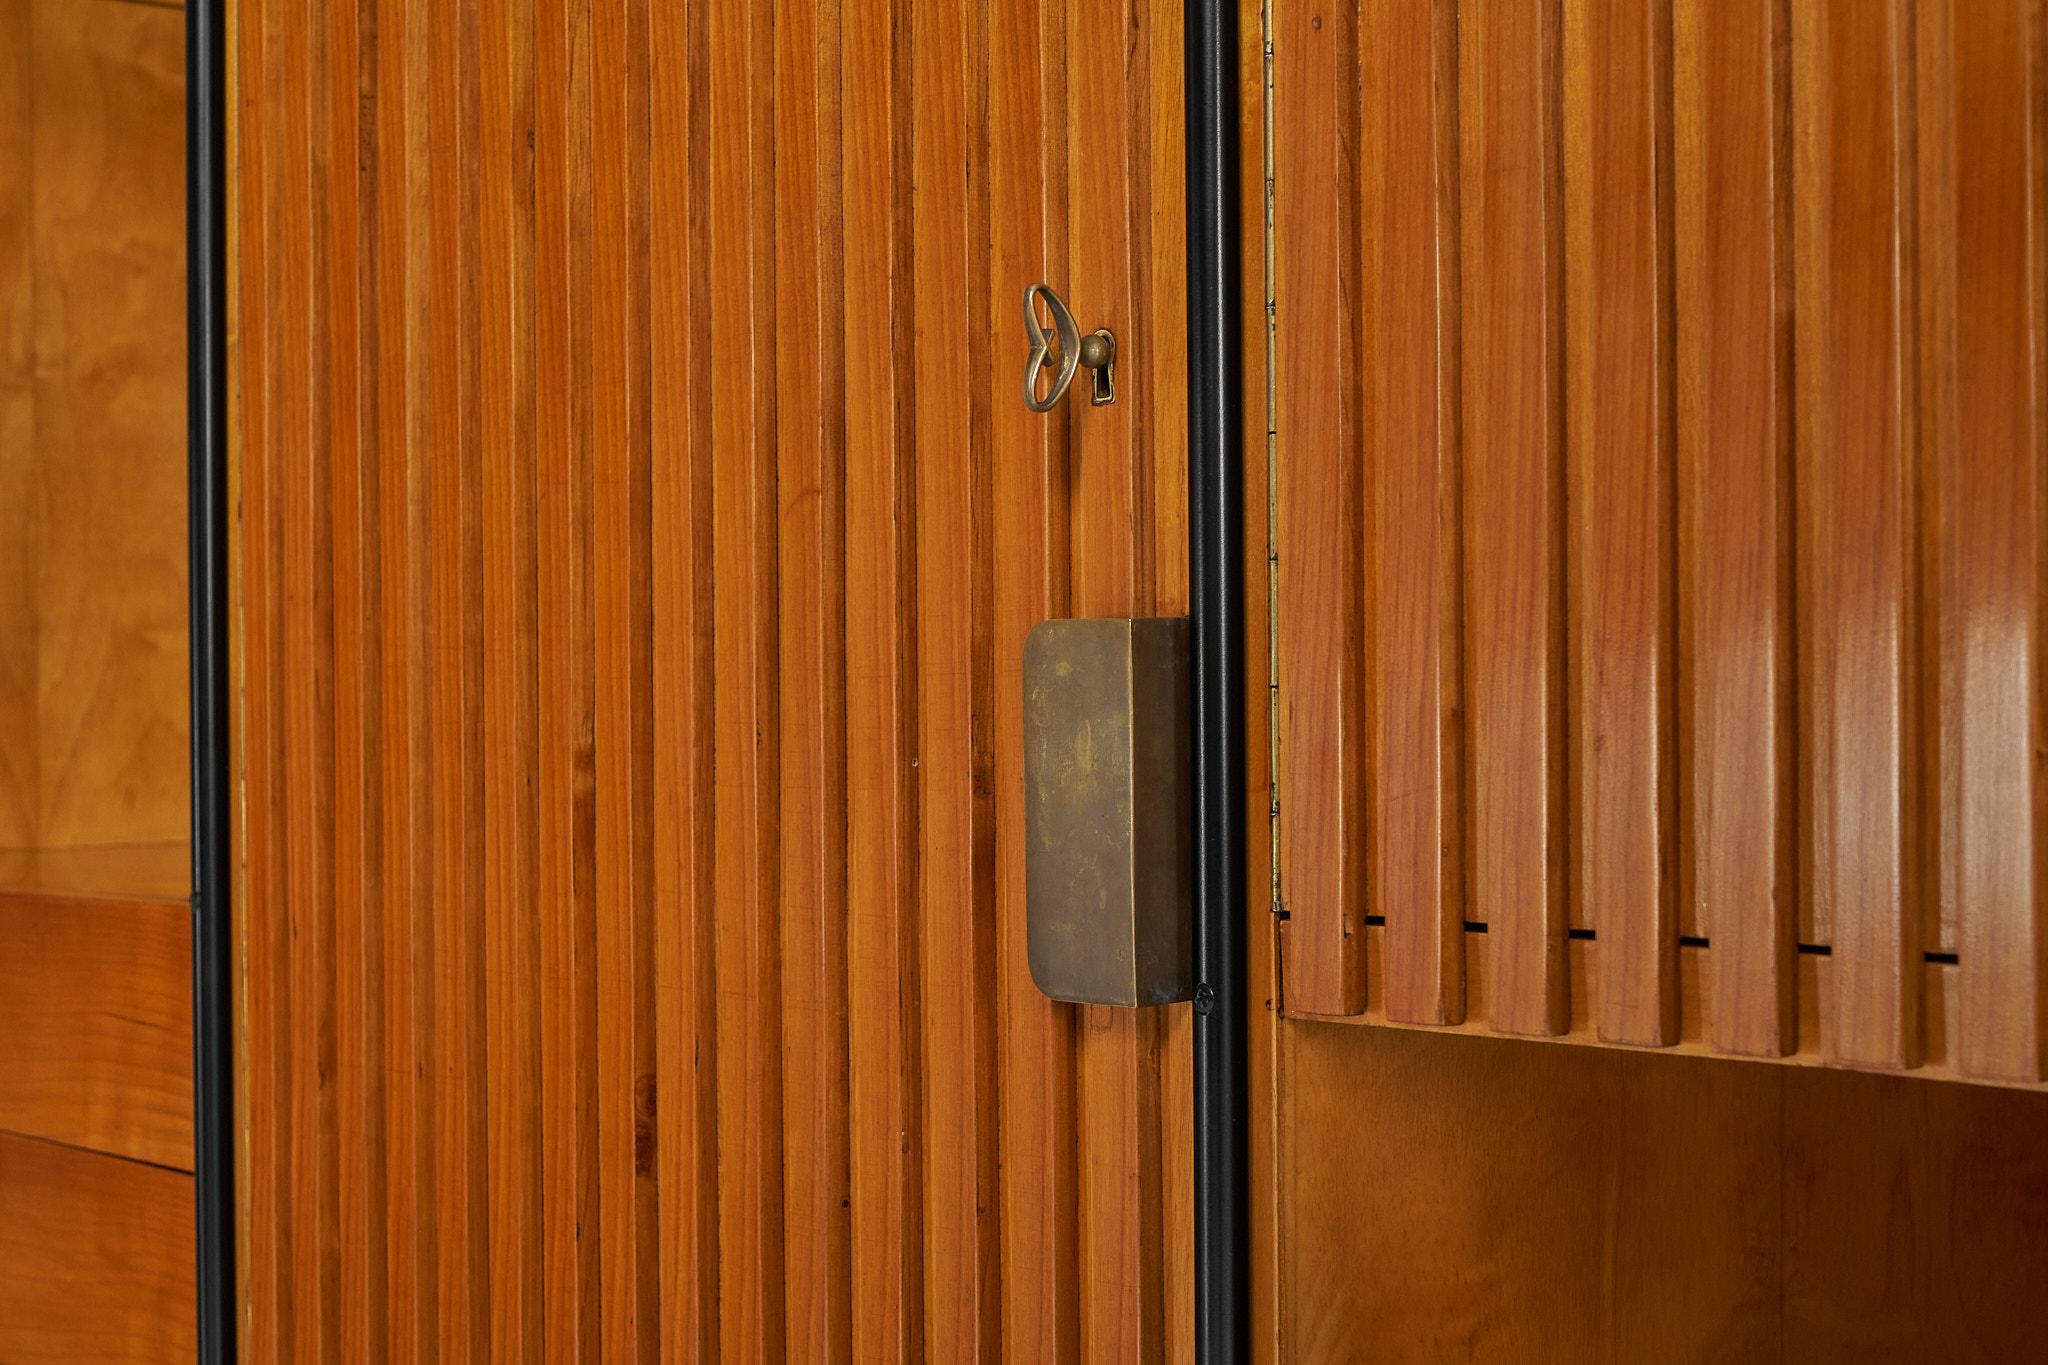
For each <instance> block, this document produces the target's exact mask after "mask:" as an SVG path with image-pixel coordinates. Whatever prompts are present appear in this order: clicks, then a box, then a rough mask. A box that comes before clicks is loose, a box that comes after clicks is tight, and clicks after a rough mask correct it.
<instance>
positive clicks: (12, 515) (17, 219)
mask: <svg viewBox="0 0 2048 1365" xmlns="http://www.w3.org/2000/svg"><path fill="white" fill-rule="evenodd" d="M34 18H35V8H34V6H33V4H32V3H28V2H27V0H10V3H8V4H6V5H4V6H0V319H4V322H0V327H4V331H0V506H4V507H5V508H6V509H7V510H6V513H5V519H4V520H0V568H4V570H5V572H4V573H0V632H4V633H5V634H4V638H6V639H7V640H8V641H9V642H10V648H8V649H6V650H4V651H0V846H14V847H19V846H24V845H27V844H30V843H32V842H33V841H34V839H35V828H36V790H35V784H36V737H35V703H36V695H35V693H36V649H35V638H36V637H35V626H36V615H35V581H36V579H35V540H34V526H35V521H34V516H33V509H34V506H35V499H34V489H35V477H36V464H35V458H34V456H35V446H36V371H35V316H36V315H35V203H36V198H35V64H34V61H33V55H34V52H35V38H34V34H35V28H34Z"/></svg>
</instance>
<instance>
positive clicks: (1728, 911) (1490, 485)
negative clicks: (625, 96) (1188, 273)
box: [1272, 0, 2048, 1084]
mask: <svg viewBox="0 0 2048 1365" xmlns="http://www.w3.org/2000/svg"><path fill="white" fill-rule="evenodd" d="M2042 22H2043V21H2042V17H2041V14H2040V10H2039V7H2038V6H2037V5H2032V4H2029V3H2027V2H2026V0H2000V2H1999V3H1991V4H1984V5H1968V6H1964V5H1953V4H1948V3H1932V2H1930V3H1924V4H1919V5H1911V4H1905V3H1897V4H1894V3H1886V4H1882V5H1878V6H1873V7H1868V12H1866V7H1860V6H1850V5H1838V4H1831V3H1827V2H1826V0H1789V2H1788V0H1740V2H1738V3H1726V4H1722V3H1707V2H1706V0H1675V3H1670V4H1652V3H1628V4H1618V5H1610V4H1600V3H1593V0H1549V2H1548V3H1528V2H1527V0H1436V3H1432V4H1427V5H1423V4H1404V3H1395V2H1394V0H1347V2H1346V3H1344V4H1340V5H1338V6H1335V7H1334V8H1330V7H1323V6H1317V5H1313V4H1308V3H1301V2H1299V0H1276V2H1275V4H1274V7H1273V32H1274V44H1275V50H1274V68H1275V75H1276V86H1275V99H1274V110H1273V127H1272V134H1273V143H1274V156H1275V174H1276V189H1275V193H1276V205H1275V238H1274V244H1275V252H1276V257H1275V265H1276V290H1277V312H1276V318H1277V336H1276V352H1275V354H1276V369H1275V391H1276V399H1277V422H1276V425H1277V430H1278V447H1277V457H1276V459H1277V464H1276V471H1277V487H1278V504H1277V541H1276V545H1275V551H1276V555H1277V563H1278V598H1277V616H1276V635H1277V642H1278V643H1277V656H1276V657H1277V666H1278V686H1279V693H1278V695H1279V700H1280V705H1279V710H1278V723H1279V727H1280V733H1279V749H1278V752H1279V758H1280V765H1279V770H1278V786H1277V791H1278V799H1279V806H1280V857H1281V893H1282V897H1283V902H1284V908H1285V911H1286V914H1287V920H1286V923H1285V926H1284V929H1283V934H1284V938H1285V948H1284V968H1285V970H1284V977H1283V987H1284V1000H1285V1007H1286V1009H1287V1010H1288V1012H1289V1013H1291V1014H1295V1015H1302V1016H1351V1017H1361V1018H1370V1019H1382V1020H1385V1021H1387V1022H1390V1023H1397V1024H1416V1025H1430V1026H1442V1025H1451V1026H1459V1027H1468V1028H1476V1029H1479V1030H1482V1031H1492V1032H1499V1033H1509V1034H1535V1035H1545V1036H1570V1037H1582V1038H1585V1039H1587V1040H1597V1041H1601V1042H1609V1043H1620V1044H1633V1045H1647V1046H1660V1047H1668V1046H1679V1045H1685V1046H1699V1047H1703V1048H1705V1049H1708V1050H1711V1051H1717V1052H1726V1053H1732V1054H1740V1055H1748V1056H1764V1057H1781V1056H1788V1055H1807V1056H1811V1057H1815V1058H1818V1059H1822V1060H1826V1061H1829V1062H1833V1063H1837V1064H1841V1065H1849V1066H1864V1067H1877V1068H1885V1069H1907V1070H1910V1069H1916V1068H1918V1069H1922V1070H1926V1071H1929V1072H1933V1073H1940V1074H1956V1075H1962V1076H1967V1077H1970V1078H1975V1079H1983V1080H1993V1081H1999V1082H2006V1083H2020V1084H2036V1083H2039V1082H2040V1081H2041V1080H2042V1079H2043V1074H2044V1073H2043V1065H2044V1058H2048V1052H2044V1043H2048V1038H2044V1029H2043V1024H2044V1019H2048V1016H2044V1012H2043V1011H2044V999H2048V994H2044V980H2043V974H2044V970H2048V920H2044V915H2048V910H2044V908H2043V898H2042V897H2041V895H2040V889H2039V887H2040V880H2039V879H2040V871H2039V868H2040V860H2041V856H2042V850H2043V849H2044V848H2048V842H2044V839H2043V831H2042V823H2043V818H2044V812H2048V803H2044V800H2043V796H2044V793H2043V789H2042V780H2041V777H2040V774H2039V772H2038V764H2037V763H2036V762H2035V760H2034V758H2033V757H2032V756H2033V755H2035V754H2037V753H2038V751H2039V749H2040V746H2041V744H2042V743H2043V740H2044V733H2043V724H2044V719H2043V713H2042V706H2043V702H2042V697H2043V695H2044V689H2043V686H2042V682H2041V676H2040V674H2041V667H2042V653H2041V637H2042V613H2043V609H2044V604H2048V594H2044V591H2043V588H2042V583H2043V575H2044V573H2048V545H2044V530H2048V510H2044V508H2048V502H2044V492H2048V490H2044V480H2048V252H2044V246H2043V244H2044V241H2048V233H2044V231H2043V225H2044V222H2048V172H2044V169H2043V165H2044V157H2048V127H2044V126H2043V117H2044V116H2043V113H2042V110H2043V108H2044V103H2043V98H2042V89H2043V82H2044V79H2048V76H2044V72H2043V68H2042V57H2041V53H2042V50H2043V41H2044V40H2043V34H2042V31H2041V28H2042ZM1482 975H1483V976H1484V980H1483V981H1481V980H1480V977H1481V976H1482ZM1482 996H1483V1000H1484V1008H1483V1009H1482V1008H1481V1007H1480V1002H1481V998H1482Z"/></svg>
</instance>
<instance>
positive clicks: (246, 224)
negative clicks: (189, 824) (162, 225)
mask: <svg viewBox="0 0 2048 1365" xmlns="http://www.w3.org/2000/svg"><path fill="white" fill-rule="evenodd" d="M235 17H236V34H235V44H236V50H237V52H238V53H239V55H240V57H241V60H242V63H243V67H242V69H241V71H240V73H239V76H238V80H237V86H236V92H237V96H238V103H239V108H238V109H237V111H236V128H235V157H236V163H237V172H238V174H237V177H236V181H235V188H236V201H237V202H236V216H237V221H238V222H239V224H240V226H241V231H240V235H239V237H238V240H237V251H238V261H237V276H236V286H237V290H238V293H237V302H238V303H239V304H240V305H241V307H240V308H239V310H238V316H237V319H236V335H235V348H236V356H235V360H236V367H237V376H238V386H239V393H238V394H237V400H238V401H237V436H238V438H239V440H240V441H241V443H242V444H243V446H244V447H245V448H246V446H247V445H248V444H250V443H251V442H259V443H261V444H262V446H263V447H264V448H265V449H275V445H274V443H273V438H274V436H275V433H276V426H275V423H276V421H277V420H278V415H279V409H278V403H277V393H276V384H277V382H278V381H277V379H276V378H275V377H274V376H275V374H276V366H277V363H278V357H277V354H276V350H275V342H274V341H273V338H272V330H273V324H272V319H271V317H270V310H268V309H266V308H255V307H250V306H249V305H248V300H249V297H250V294H251V291H255V292H256V293H257V294H258V295H259V296H261V297H264V298H268V297H270V295H271V288H272V286H271V281H272V279H273V272H274V271H275V270H276V269H277V267H276V266H274V265H273V264H272V262H271V251H270V242H271V239H272V236H273V235H274V230H275V229H274V223H275V219H274V217H273V205H274V204H275V202H276V197H277V194H278V192H279V190H280V189H281V187H282V182H281V179H280V177H279V176H278V175H277V174H276V173H275V171H274V169H273V168H274V167H276V166H278V164H279V160H278V157H277V138H276V133H275V131H274V130H275V127H276V119H277V114H278V113H279V112H280V111H278V109H277V106H276V103H275V100H274V98H273V96H274V94H275V90H276V83H277V79H278V74H279V72H280V70H281V67H282V63H281V62H278V61H277V60H275V59H274V58H273V56H272V54H273V53H274V52H275V50H276V35H277V25H276V20H275V13H274V10H273V9H272V7H271V6H270V5H268V4H266V3H254V4H243V5H240V6H239V7H238V8H237V10H236V16H235ZM268 463H269V462H268V461H266V460H247V461H244V462H243V464H242V468H241V470H240V471H239V478H238V490H239V492H240V494H241V498H242V507H243V515H244V517H245V518H246V529H245V530H244V532H243V533H242V535H241V536H240V539H239V545H238V548H239V550H240V553H241V562H240V567H241V574H242V600H241V602H240V604H239V606H240V610H239V612H238V616H239V619H240V645H241V649H242V652H243V655H244V657H245V658H246V659H248V660H249V661H250V663H251V666H250V667H249V670H248V675H247V676H246V678H245V679H244V683H243V697H242V712H241V717H240V719H241V722H242V723H241V724H240V725H239V726H236V727H234V740H235V745H236V752H235V757H236V760H237V762H238V764H239V765H240V768H241V770H242V771H244V772H246V773H247V775H248V776H247V778H246V785H245V788H244V791H245V798H246V802H247V804H246V806H245V809H246V810H247V812H248V815H247V817H246V819H245V822H244V825H243V828H242V829H241V830H240V831H239V833H240V835H241V839H240V844H241V847H242V849H243V850H244V853H243V868H242V882H241V894H242V896H243V898H244V900H245V901H249V902H255V903H256V904H259V905H269V906H272V907H277V906H281V905H282V904H283V903H284V896H283V869H282V863H281V861H280V858H279V847H280V841H281V838H282V834H283V829H282V826H283V821H282V820H280V819H279V818H277V810H276V800H277V791H276V782H275V777H274V765H273V764H268V763H264V762H261V761H260V759H261V758H262V756H263V755H265V754H272V755H274V754H276V753H277V752H278V748H279V738H280V732H279V729H278V721H277V715H278V705H277V698H278V695H279V691H280V688H281V684H282V682H283V671H282V670H281V669H274V670H270V671H269V672H268V673H266V672H265V671H263V670H262V668H261V664H262V662H263V661H265V660H268V659H271V658H274V657H275V655H276V650H277V644H276V637H277V628H278V621H279V618H280V616H281V611H280V608H281V606H282V602H281V597H280V594H278V593H277V591H276V588H275V583H276V577H277V568H276V560H277V556H276V551H275V535H274V531H273V527H274V526H275V521H276V518H275V513H274V511H273V506H274V504H273V499H274V496H275V495H274V493H273V492H272V485H273V482H274V481H273V480H272V479H271V478H270V477H269V469H268ZM241 940H242V954H243V964H244V966H243V970H242V972H241V980H242V992H241V995H242V998H241V999H240V1000H239V1001H238V1002H237V1004H238V1005H240V1006H241V1007H242V1010H243V1015H244V1017H245V1018H247V1019H249V1020H250V1027H249V1033H248V1046H247V1048H246V1050H245V1051H244V1053H243V1054H242V1055H243V1057H244V1059H245V1060H244V1062H243V1065H242V1071H241V1086H240V1090H239V1094H238V1099H242V1100H243V1101H244V1102H245V1103H247V1104H249V1105H250V1106H251V1107H252V1109H253V1108H254V1107H255V1106H258V1105H262V1104H264V1103H266V1102H268V1103H271V1104H276V1103H277V1102H278V1100H279V1099H280V1098H281V1097H282V1096H284V1095H287V1094H289V1093H290V1079H289V1072H288V1071H286V1070H285V1066H286V1061H285V1054H284V1049H283V1044H284V1032H285V1027H286V1026H287V1024H288V1021H289V1019H290V1013H289V1011H290V1001H289V996H288V995H287V994H286V991H287V990H288V973H289V970H290V959H289V957H288V956H287V955H286V950H285V944H284V940H283V936H282V934H281V933H280V926H279V923H278V917H277V916H276V915H275V914H274V913H273V914H268V915H266V914H260V913H252V914H247V915H245V916H244V918H243V927H242V935H241ZM290 1142H291V1125H290V1124H289V1123H282V1122H275V1121H273V1122H270V1123H252V1124H251V1125H250V1130H249V1140H248V1144H247V1154H246V1157H245V1161H246V1163H247V1165H246V1170H245V1172H241V1173H238V1177H242V1178H245V1179H246V1183H247V1185H248V1187H249V1188H250V1193H251V1195H252V1198H251V1199H250V1201H249V1206H250V1213H249V1216H248V1218H247V1219H246V1224H245V1225H246V1228H247V1231H246V1234H245V1235H246V1242H245V1244H244V1245H243V1246H242V1247H241V1248H240V1250H242V1251H243V1253H244V1264H245V1265H246V1267H247V1270H246V1271H245V1273H244V1277H243V1281H242V1286H241V1288H242V1296H243V1301H244V1303H245V1304H246V1305H247V1314H248V1323H249V1337H250V1342H251V1346H252V1348H253V1349H256V1350H263V1351H269V1352H271V1353H273V1354H277V1355H283V1354H285V1353H286V1352H288V1351H289V1349H290V1333H291V1326H290V1317H289V1305H288V1303H287V1301H286V1300H285V1299H284V1297H283V1295H282V1293H281V1288H282V1286H283V1285H284V1284H285V1283H287V1278H286V1272H285V1262H286V1259H287V1258H288V1257H289V1255H290V1248H291V1227H290V1223H289V1221H288V1214H287V1211H286V1202H285V1199H284V1190H285V1182H286V1180H287V1179H288V1175H289V1171H290V1167H291V1156H290V1153H291V1146H290ZM238 1183H241V1179H240V1178H238Z"/></svg>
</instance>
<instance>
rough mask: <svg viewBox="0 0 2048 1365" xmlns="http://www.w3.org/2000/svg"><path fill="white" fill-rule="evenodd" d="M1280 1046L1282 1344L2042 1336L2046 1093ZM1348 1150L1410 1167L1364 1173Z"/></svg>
mask: <svg viewBox="0 0 2048 1365" xmlns="http://www.w3.org/2000/svg"><path fill="white" fill-rule="evenodd" d="M1284 1038H1285V1048H1286V1054H1285V1056H1286V1061H1285V1065H1286V1067H1287V1075H1288V1077H1289V1086H1290V1093H1291V1099H1290V1102H1289V1105H1288V1112H1287V1117H1286V1118H1284V1119H1283V1134H1284V1138H1283V1140H1284V1141H1286V1142H1287V1144H1288V1146H1287V1151H1288V1152H1289V1154H1290V1155H1289V1158H1288V1160H1287V1161H1286V1162H1285V1163H1284V1164H1283V1166H1282V1167H1281V1176H1280V1186H1279V1189H1280V1201H1281V1207H1280V1217H1281V1220H1282V1228H1283V1234H1282V1241H1281V1245H1282V1247H1283V1248H1284V1251H1283V1257H1284V1259H1283V1262H1282V1274H1283V1276H1284V1277H1285V1278H1284V1281H1283V1288H1282V1291H1281V1297H1282V1321H1281V1341H1282V1349H1281V1358H1283V1359H1293V1360H1319V1361H1320V1360H1434V1359H1441V1358H1443V1357H1445V1356H1450V1357H1452V1358H1455V1359H1459V1360H1473V1361H1507V1360H1515V1361H1553V1360H1554V1361H1568V1360H1587V1359H1595V1358H1602V1357H1606V1358H1613V1359H1624V1360H1650V1359H1700V1358H1704V1359H1717V1360H1718V1359H1739V1360H1786V1361H1794V1360H1816V1359H1873V1358H1914V1359H1942V1360H1959V1361H1960V1360H1984V1361H1993V1360H2012V1359H2022V1358H2028V1357H2031V1356H2035V1355H2038V1354H2039V1353H2040V1352H2041V1350H2042V1349H2043V1343H2044V1341H2048V1313H2044V1312H2043V1309H2042V1305H2041V1303H2040V1299H2039V1296H2038V1294H2036V1293H2034V1286H2037V1285H2038V1284H2039V1282H2040V1276H2041V1274H2042V1273H2043V1265H2042V1248H2041V1246H2040V1242H2039V1237H2038V1235H2037V1234H2038V1228H2039V1225H2040V1220H2041V1218H2042V1217H2043V1216H2044V1215H2048V1209H2044V1206H2043V1200H2044V1198H2048V1169H2044V1161H2043V1156H2042V1152H2041V1148H2040V1144H2039V1143H2038V1142H2035V1141H2033V1140H2031V1136H2030V1135H2031V1134H2032V1133H2034V1132H2035V1131H2037V1130H2038V1128H2039V1125H2040V1123H2041V1122H2042V1119H2043V1116H2044V1115H2043V1108H2044V1104H2048V1100H2044V1097H2042V1096H2041V1095H2039V1094H2030V1093H2018V1092H2013V1091H1992V1090H1982V1089H1977V1088H1972V1087H1962V1086H1939V1087H1927V1086H1922V1085H1919V1084H1917V1083H1914V1082H1911V1081H1904V1080H1901V1079H1898V1078H1893V1077H1883V1076H1860V1075H1851V1074H1844V1073H1841V1072H1837V1071H1832V1070H1827V1069H1820V1068H1815V1069H1808V1070H1801V1069H1795V1068H1786V1067H1765V1066H1759V1065H1754V1064H1748V1063H1731V1062H1727V1061H1717V1060H1711V1059H1706V1058H1679V1057H1666V1056H1644V1055H1639V1054H1637V1055H1631V1054H1628V1053H1624V1052H1620V1051H1612V1050H1596V1049H1586V1048H1569V1047H1537V1046H1531V1045H1529V1044H1527V1043H1514V1042H1509V1041H1506V1040H1500V1039H1489V1038H1466V1037H1455V1036H1443V1035H1440V1034H1433V1033H1430V1032H1428V1031H1417V1030H1374V1029H1357V1028H1345V1027H1341V1026H1333V1025H1327V1024H1315V1023H1295V1024H1289V1025H1287V1026H1286V1028H1285V1030H1284ZM1445 1134H1457V1135H1458V1139H1457V1140H1456V1141H1446V1140H1445V1138H1444V1135H1445ZM1361 1151H1364V1152H1379V1153H1396V1152H1398V1153H1400V1154H1401V1160H1400V1162H1399V1163H1398V1166H1396V1165H1395V1164H1394V1163H1392V1162H1391V1161H1390V1162H1388V1163H1387V1164H1385V1165H1384V1166H1383V1167H1381V1168H1380V1169H1377V1170H1375V1171H1374V1172H1373V1173H1372V1174H1371V1175H1369V1176H1365V1175H1362V1174H1361V1172H1360V1170H1359V1166H1358V1155H1357V1154H1358V1153H1359V1152H1361ZM1338 1209H1341V1210H1342V1216H1333V1214H1334V1211H1335V1210H1338ZM1475 1287H1477V1290H1476V1292H1475Z"/></svg>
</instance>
